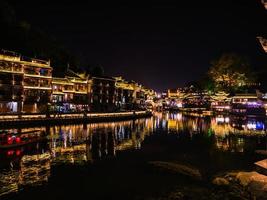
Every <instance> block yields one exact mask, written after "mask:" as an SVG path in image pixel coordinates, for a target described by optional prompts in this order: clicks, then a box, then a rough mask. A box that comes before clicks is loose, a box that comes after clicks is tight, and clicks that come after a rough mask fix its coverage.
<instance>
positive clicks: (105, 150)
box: [50, 119, 153, 164]
mask: <svg viewBox="0 0 267 200" xmlns="http://www.w3.org/2000/svg"><path fill="white" fill-rule="evenodd" d="M152 126H153V123H152V122H150V121H149V120H148V119H138V120H135V121H125V122H117V123H97V124H88V125H71V126H62V127H54V128H51V130H50V132H51V143H50V147H51V151H52V155H53V161H54V162H60V163H75V164H77V163H83V162H88V161H90V162H91V161H94V160H98V159H104V158H107V157H112V156H114V155H116V151H120V150H126V149H139V148H140V147H141V143H142V141H143V140H144V138H145V136H146V135H148V134H149V133H150V132H152V129H153V128H152Z"/></svg>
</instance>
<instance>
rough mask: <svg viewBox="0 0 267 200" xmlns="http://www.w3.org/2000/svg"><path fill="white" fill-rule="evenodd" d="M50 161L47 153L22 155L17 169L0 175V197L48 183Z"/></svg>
mask: <svg viewBox="0 0 267 200" xmlns="http://www.w3.org/2000/svg"><path fill="white" fill-rule="evenodd" d="M50 167H51V159H50V154H49V153H42V154H37V155H24V156H23V157H22V158H21V161H20V168H19V169H12V170H9V171H5V172H1V173H0V197H1V196H2V195H6V194H9V193H12V192H18V191H19V190H20V189H21V188H24V187H26V186H36V185H39V184H42V183H44V182H47V181H48V178H49V176H50Z"/></svg>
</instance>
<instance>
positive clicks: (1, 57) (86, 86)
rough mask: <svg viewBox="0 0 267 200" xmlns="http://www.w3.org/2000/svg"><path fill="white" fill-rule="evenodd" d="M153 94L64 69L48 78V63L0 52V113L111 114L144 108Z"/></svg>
mask: <svg viewBox="0 0 267 200" xmlns="http://www.w3.org/2000/svg"><path fill="white" fill-rule="evenodd" d="M154 96H155V92H154V91H153V90H150V89H147V88H144V87H143V86H142V85H140V84H138V83H136V82H134V81H125V80H124V79H122V78H121V77H117V78H112V77H90V76H89V75H86V74H78V73H75V72H73V71H72V70H70V69H68V70H67V71H66V72H65V76H64V77H53V78H52V67H51V66H50V61H45V60H39V59H33V58H27V57H24V56H21V55H19V54H17V53H14V52H10V51H4V50H2V51H0V113H47V114H49V112H82V111H97V112H99V111H100V112H101V111H103V112H104V111H114V110H116V109H118V108H119V109H135V108H142V107H145V103H146V100H152V99H153V97H154Z"/></svg>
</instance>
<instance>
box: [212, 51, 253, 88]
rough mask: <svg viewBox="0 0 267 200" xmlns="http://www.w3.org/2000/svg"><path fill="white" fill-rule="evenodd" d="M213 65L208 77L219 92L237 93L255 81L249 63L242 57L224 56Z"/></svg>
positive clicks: (234, 55)
mask: <svg viewBox="0 0 267 200" xmlns="http://www.w3.org/2000/svg"><path fill="white" fill-rule="evenodd" d="M211 64H212V66H211V67H210V69H209V71H208V75H209V77H210V78H211V79H212V80H213V82H214V83H215V87H216V89H218V90H224V91H228V92H233V91H237V90H239V89H240V88H244V87H246V86H247V85H248V84H249V83H251V82H253V81H254V80H255V78H254V74H253V73H252V71H251V67H250V64H249V62H248V61H247V59H246V58H244V57H242V56H239V55H236V54H224V55H222V56H221V57H220V58H219V59H217V60H215V61H213V62H212V63H211Z"/></svg>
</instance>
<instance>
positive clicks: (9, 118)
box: [0, 111, 152, 128]
mask: <svg viewBox="0 0 267 200" xmlns="http://www.w3.org/2000/svg"><path fill="white" fill-rule="evenodd" d="M151 116H152V113H151V112H149V111H129V112H113V113H86V115H85V114H84V113H79V114H77V113H75V114H74V113H72V114H60V115H57V116H53V115H51V117H47V116H46V115H45V114H30V115H22V116H21V117H19V116H18V115H3V116H0V126H1V127H4V128H7V127H10V128H12V127H14V126H16V127H17V126H19V127H23V126H31V127H33V126H40V125H42V126H44V125H65V124H77V123H97V122H112V121H124V120H134V119H138V118H146V117H151Z"/></svg>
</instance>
